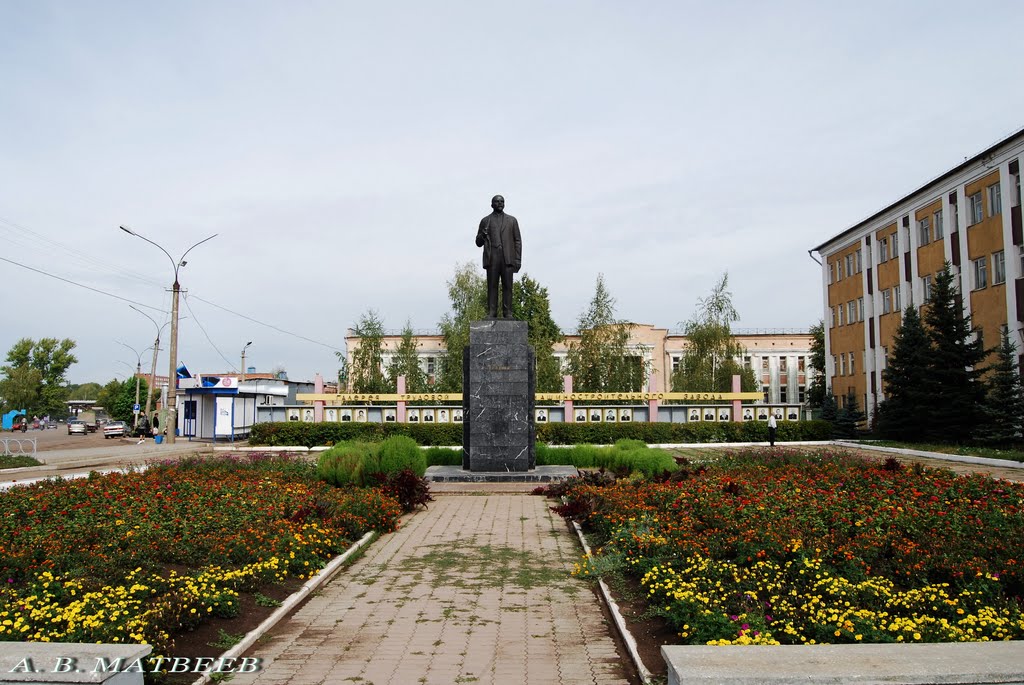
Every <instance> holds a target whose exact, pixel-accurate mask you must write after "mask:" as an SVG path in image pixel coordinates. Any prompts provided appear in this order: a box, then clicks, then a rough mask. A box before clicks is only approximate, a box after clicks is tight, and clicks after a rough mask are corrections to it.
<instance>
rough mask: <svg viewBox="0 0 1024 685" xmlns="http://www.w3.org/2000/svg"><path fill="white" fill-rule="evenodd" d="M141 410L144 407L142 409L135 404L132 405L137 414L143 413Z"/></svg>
mask: <svg viewBox="0 0 1024 685" xmlns="http://www.w3.org/2000/svg"><path fill="white" fill-rule="evenodd" d="M141 410H142V407H140V406H139V405H137V404H133V405H132V411H133V412H135V413H136V414H138V413H139V411H141Z"/></svg>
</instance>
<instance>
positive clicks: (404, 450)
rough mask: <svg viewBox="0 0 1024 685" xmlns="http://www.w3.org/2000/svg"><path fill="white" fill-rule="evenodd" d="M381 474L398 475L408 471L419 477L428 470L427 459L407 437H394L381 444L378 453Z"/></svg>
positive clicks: (413, 441)
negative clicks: (400, 472)
mask: <svg viewBox="0 0 1024 685" xmlns="http://www.w3.org/2000/svg"><path fill="white" fill-rule="evenodd" d="M377 453H378V455H379V458H380V472H381V473H398V472H399V471H403V470H405V469H408V470H410V471H412V472H413V473H415V474H416V475H417V476H422V475H423V474H424V473H425V472H426V470H427V458H426V455H424V454H423V451H422V450H421V449H420V448H419V446H418V445H417V444H416V441H415V440H413V439H412V438H410V437H408V436H406V435H392V436H391V437H390V438H386V439H385V440H384V442H382V443H381V444H380V448H379V449H378V451H377Z"/></svg>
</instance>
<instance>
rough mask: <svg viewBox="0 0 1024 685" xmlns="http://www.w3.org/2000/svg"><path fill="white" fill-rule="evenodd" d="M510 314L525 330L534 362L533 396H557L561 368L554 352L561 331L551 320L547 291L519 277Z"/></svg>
mask: <svg viewBox="0 0 1024 685" xmlns="http://www.w3.org/2000/svg"><path fill="white" fill-rule="evenodd" d="M512 312H513V313H514V315H515V317H516V318H517V319H519V320H520V321H525V322H526V324H527V327H528V333H527V337H528V339H529V342H530V345H532V346H533V351H534V354H535V356H536V359H537V392H559V391H560V390H561V389H562V368H561V365H560V364H559V363H558V359H557V358H556V357H555V351H554V350H555V343H557V342H559V341H561V340H562V331H561V329H559V327H558V324H556V323H555V321H554V319H552V318H551V301H550V299H549V298H548V289H547V288H545V287H544V286H542V285H541V284H540V283H538V282H537V281H535V280H533V279H532V278H530V277H529V276H528V275H526V274H523V275H522V277H520V278H519V279H518V280H516V281H515V283H514V284H513V286H512Z"/></svg>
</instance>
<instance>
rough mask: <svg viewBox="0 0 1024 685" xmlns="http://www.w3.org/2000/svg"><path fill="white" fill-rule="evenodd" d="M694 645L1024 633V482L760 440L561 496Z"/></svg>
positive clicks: (605, 558)
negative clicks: (711, 460)
mask: <svg viewBox="0 0 1024 685" xmlns="http://www.w3.org/2000/svg"><path fill="white" fill-rule="evenodd" d="M557 510H559V511H560V512H562V513H564V514H567V515H572V516H575V517H576V518H578V519H579V520H580V521H581V522H582V523H583V524H584V525H585V526H587V527H588V528H589V529H590V530H591V531H592V532H593V533H594V534H595V535H596V537H597V538H598V540H599V542H598V545H600V549H599V550H598V551H597V552H596V553H595V556H594V557H593V558H585V559H584V561H583V563H581V564H580V565H579V568H578V572H579V573H582V574H588V573H595V572H604V571H606V570H609V569H621V570H622V571H623V572H624V573H627V574H631V575H634V576H635V577H636V578H638V579H639V580H640V581H641V583H642V585H643V587H644V589H645V591H646V592H647V594H648V598H649V604H650V609H651V611H652V612H653V613H655V614H659V615H662V616H664V617H665V618H666V619H667V620H668V621H669V622H670V623H671V625H672V626H673V627H674V628H675V629H676V630H677V631H678V633H679V636H680V642H681V643H683V644H705V643H708V644H750V643H765V644H780V643H781V644H803V643H824V642H834V643H838V642H858V641H864V642H922V641H923V642H938V641H961V640H988V639H992V640H994V639H1021V638H1024V614H1022V600H1021V596H1022V594H1024V569H1022V567H1021V564H1022V563H1024V540H1022V537H1021V535H1020V531H1021V530H1024V485H1020V484H1012V483H1006V482H1000V481H994V480H992V479H990V478H987V477H983V476H972V477H957V476H955V475H954V474H952V473H950V472H947V471H941V470H928V469H920V468H918V469H907V468H903V467H902V465H900V464H899V463H898V462H895V461H894V460H889V461H887V462H865V461H863V460H860V459H856V458H853V457H850V456H847V455H845V454H843V453H842V452H837V451H835V450H824V449H823V450H819V451H816V452H813V453H810V454H800V453H797V452H793V451H787V450H758V451H754V452H752V453H746V454H740V453H735V454H732V455H729V456H727V457H725V458H723V459H722V460H720V462H718V463H715V464H713V465H710V466H708V467H706V468H705V467H701V468H699V469H695V470H694V469H691V470H686V471H682V472H680V473H678V474H677V475H676V476H675V477H674V482H661V483H656V482H650V481H634V482H627V481H619V482H618V483H616V484H615V485H612V486H607V487H600V486H593V485H580V486H577V487H575V488H573V489H572V490H571V491H570V493H569V502H568V503H567V504H566V505H564V506H563V507H559V508H557Z"/></svg>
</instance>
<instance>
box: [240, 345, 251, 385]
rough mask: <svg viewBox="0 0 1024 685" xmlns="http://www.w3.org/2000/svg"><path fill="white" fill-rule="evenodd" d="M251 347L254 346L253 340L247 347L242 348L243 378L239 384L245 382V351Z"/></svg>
mask: <svg viewBox="0 0 1024 685" xmlns="http://www.w3.org/2000/svg"><path fill="white" fill-rule="evenodd" d="M249 345H252V340H250V341H249V342H247V343H245V347H243V348H242V377H241V378H239V379H238V382H239V383H241V382H243V381H244V380H245V351H246V350H247V349H248V348H249Z"/></svg>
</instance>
